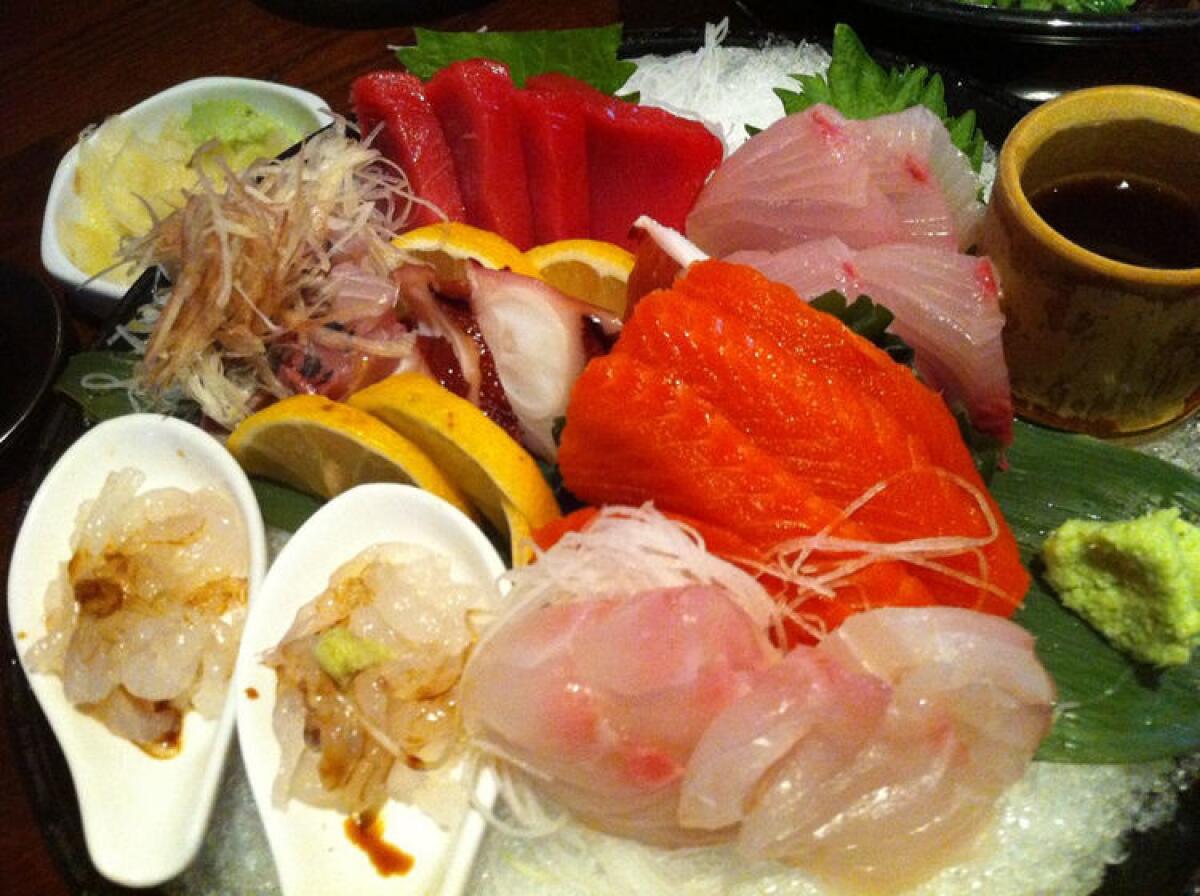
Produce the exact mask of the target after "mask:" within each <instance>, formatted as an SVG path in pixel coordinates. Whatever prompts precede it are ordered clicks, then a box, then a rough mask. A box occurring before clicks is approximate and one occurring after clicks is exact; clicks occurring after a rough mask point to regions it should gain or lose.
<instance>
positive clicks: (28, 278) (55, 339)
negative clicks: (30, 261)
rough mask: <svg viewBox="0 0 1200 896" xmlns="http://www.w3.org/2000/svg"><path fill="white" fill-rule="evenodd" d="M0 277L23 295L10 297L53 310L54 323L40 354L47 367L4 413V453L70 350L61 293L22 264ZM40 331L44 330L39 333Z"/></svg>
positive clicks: (0, 434)
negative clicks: (28, 389)
mask: <svg viewBox="0 0 1200 896" xmlns="http://www.w3.org/2000/svg"><path fill="white" fill-rule="evenodd" d="M0 279H3V280H6V281H9V282H11V283H13V284H14V286H15V287H16V288H15V289H14V290H13V292H14V293H16V292H19V293H20V294H21V297H22V298H17V297H15V296H10V297H5V299H6V301H26V302H28V303H31V304H32V305H34V306H35V310H36V313H37V314H38V315H43V314H45V313H48V314H49V325H50V326H49V328H48V331H47V332H48V334H49V336H50V338H49V339H47V340H44V344H45V346H46V349H47V350H46V351H44V352H39V355H40V357H41V358H42V359H44V360H45V369H44V370H43V373H42V377H41V379H39V380H38V382H37V384H36V386H35V387H34V388H33V389H32V390H30V391H29V392H28V393H27V394H26V395H24V396H22V397H21V399H20V400H19V401H18V402H17V406H16V410H15V412H13V413H11V414H7V413H6V414H4V415H3V416H0V454H2V453H3V452H4V451H5V450H6V449H7V448H8V447H9V446H11V445H12V444H13V443H14V442H15V441H16V440H17V437H18V436H19V435H20V434H21V433H22V430H23V429H24V428H25V426H26V425H27V424H28V423H29V421H30V420H31V419H32V418H33V416H34V415H35V413H36V412H37V410H38V409H39V408H40V406H41V404H42V400H43V399H44V398H45V397H46V394H47V393H48V392H49V391H50V387H51V386H52V385H53V384H54V380H55V377H56V376H57V375H58V367H59V362H60V361H61V360H62V359H63V355H64V353H65V351H66V342H67V322H66V316H65V314H64V313H63V308H62V305H61V304H60V303H59V300H58V297H57V296H56V295H55V293H54V291H53V290H52V289H51V288H50V287H49V286H48V285H46V283H45V282H44V281H43V280H42V279H41V278H40V277H38V276H36V275H34V274H32V273H30V272H29V271H26V270H24V269H21V268H10V267H5V268H3V269H0ZM39 335H41V334H40V333H39ZM39 341H43V340H39Z"/></svg>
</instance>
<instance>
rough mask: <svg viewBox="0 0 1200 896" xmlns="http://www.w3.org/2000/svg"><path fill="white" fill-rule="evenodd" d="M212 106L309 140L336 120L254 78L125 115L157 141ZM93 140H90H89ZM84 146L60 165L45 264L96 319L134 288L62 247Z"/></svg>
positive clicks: (196, 86)
mask: <svg viewBox="0 0 1200 896" xmlns="http://www.w3.org/2000/svg"><path fill="white" fill-rule="evenodd" d="M207 100H240V101H242V102H245V103H248V104H249V105H251V106H253V107H254V108H256V109H258V110H259V111H261V112H264V113H266V114H267V115H270V116H271V117H272V118H275V119H277V120H278V121H280V122H281V123H282V124H284V125H286V126H288V127H290V128H291V129H293V130H295V131H296V132H297V133H299V134H301V135H308V134H311V133H313V132H314V131H317V130H319V129H320V128H323V127H325V125H327V124H329V123H330V122H331V121H332V120H333V116H332V114H331V112H330V109H329V104H328V103H327V102H326V101H325V100H323V99H321V97H319V96H317V95H316V94H313V93H309V92H308V91H306V90H300V89H298V88H295V87H288V86H286V85H283V84H276V83H274V82H272V81H258V80H255V79H252V78H229V77H210V78H197V79H195V80H192V81H184V82H183V83H181V84H176V85H175V86H174V87H170V88H168V89H166V90H164V91H162V92H161V93H156V94H155V95H154V96H152V97H149V98H148V99H145V100H143V101H142V102H140V103H138V104H137V105H136V106H133V107H132V108H130V109H127V110H126V111H124V112H122V113H120V115H121V117H122V118H123V119H126V120H127V121H128V122H129V124H130V125H131V126H132V129H133V131H134V133H136V134H138V135H140V136H142V137H144V138H146V139H152V138H154V137H156V136H157V135H158V133H159V132H160V130H161V129H162V127H163V125H164V124H165V123H166V122H167V121H169V120H171V119H173V118H186V117H187V115H188V113H189V112H190V110H191V108H192V106H193V105H194V104H195V103H198V102H204V101H207ZM85 139H87V138H85ZM78 166H79V144H76V145H75V146H73V147H71V149H70V150H68V152H67V154H66V155H65V156H63V158H62V161H60V162H59V163H58V169H57V170H56V171H55V174H54V180H53V181H52V182H51V185H50V194H49V197H48V198H47V201H46V210H45V213H44V215H43V217H42V264H43V265H44V266H45V268H46V270H47V271H49V272H50V274H51V275H52V276H53V277H54V278H55V279H56V280H58V281H59V282H60V283H62V284H63V286H64V287H66V289H67V290H68V291H69V294H70V295H71V297H72V299H73V300H74V302H75V304H77V305H78V307H79V309H80V310H82V311H83V312H85V313H87V314H90V315H92V316H96V317H102V316H103V315H104V314H105V313H107V312H108V311H109V310H110V309H111V308H112V307H113V305H114V304H115V303H116V302H117V300H118V299H120V298H121V296H122V295H123V294H124V292H125V290H126V289H127V288H128V284H121V283H117V282H113V281H110V280H106V279H103V278H100V277H89V276H88V275H87V274H86V273H84V272H83V271H82V270H80V269H79V268H78V267H77V266H76V265H75V263H74V262H73V261H71V259H70V257H69V256H68V254H67V251H66V249H65V248H64V246H63V244H62V238H61V228H62V224H63V222H64V221H66V220H70V219H71V218H73V217H76V216H78V215H79V213H80V209H81V203H80V200H79V196H78V194H77V192H76V183H77V173H78Z"/></svg>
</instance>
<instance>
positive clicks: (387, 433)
mask: <svg viewBox="0 0 1200 896" xmlns="http://www.w3.org/2000/svg"><path fill="white" fill-rule="evenodd" d="M226 447H227V448H228V449H229V451H230V453H231V454H233V456H234V457H235V458H236V459H237V462H238V463H239V464H241V465H242V468H243V469H244V470H246V472H247V473H249V474H250V475H252V476H262V477H264V478H267V479H273V480H275V481H276V482H282V483H283V484H285V485H289V486H291V487H292V488H295V489H299V490H300V491H303V492H307V493H308V494H311V495H317V496H318V497H322V498H332V497H333V496H334V495H338V494H341V493H342V492H344V491H346V490H348V489H350V488H353V487H354V486H356V485H360V484H362V483H364V482H402V483H411V484H412V485H415V486H418V487H419V488H422V489H425V491H428V492H432V493H433V494H435V495H437V496H438V497H440V498H444V499H445V500H446V501H449V502H450V503H451V504H453V505H454V506H455V507H457V508H458V509H459V510H461V511H463V513H465V514H467V515H468V516H470V517H472V518H473V519H475V518H477V517H476V514H475V512H474V510H473V508H472V506H471V503H470V501H468V500H467V498H466V496H465V495H464V494H463V492H462V491H461V490H460V489H459V488H458V487H457V486H455V485H454V483H453V482H452V481H451V480H450V479H449V478H448V477H447V476H446V475H445V474H444V473H443V472H442V471H441V470H440V469H438V467H437V465H436V464H435V463H434V462H433V461H432V460H431V459H430V458H429V456H428V455H427V454H425V452H424V451H422V450H421V449H420V448H418V447H417V446H416V445H414V444H413V443H412V442H411V441H409V440H408V439H406V438H404V437H403V436H402V435H400V434H399V433H397V432H396V431H395V430H394V429H392V428H391V427H390V426H387V425H385V424H384V423H381V422H380V421H379V420H377V419H375V418H374V417H372V416H371V415H370V414H367V413H365V412H364V411H361V410H358V409H356V408H352V407H350V406H348V405H345V404H340V403H338V402H336V401H331V400H329V399H328V398H321V397H320V396H317V395H294V396H292V397H291V398H285V399H283V400H282V401H278V402H276V403H275V404H273V405H271V406H270V407H267V408H264V409H263V410H261V411H259V412H258V413H256V414H251V415H250V416H249V417H247V418H246V419H245V420H243V421H242V422H241V424H240V425H239V426H238V427H237V429H235V430H234V431H233V433H232V434H231V435H230V436H229V440H228V441H227V442H226Z"/></svg>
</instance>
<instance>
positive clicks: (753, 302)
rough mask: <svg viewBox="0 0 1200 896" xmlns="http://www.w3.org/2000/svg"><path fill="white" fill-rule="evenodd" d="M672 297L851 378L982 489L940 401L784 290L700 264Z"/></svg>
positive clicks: (733, 267) (744, 272) (728, 267)
mask: <svg viewBox="0 0 1200 896" xmlns="http://www.w3.org/2000/svg"><path fill="white" fill-rule="evenodd" d="M671 291H672V292H674V293H676V294H677V295H678V296H679V297H680V300H683V299H688V298H696V299H698V300H701V301H706V302H708V303H709V304H710V306H711V307H713V309H714V310H715V313H718V314H719V315H720V316H721V317H722V318H724V319H727V320H728V319H743V320H752V321H754V323H755V324H756V325H757V326H758V327H760V328H762V329H765V330H767V331H768V332H770V333H771V334H772V335H773V336H774V338H775V339H776V340H777V341H778V343H779V345H780V346H782V347H783V348H785V349H786V350H788V351H790V352H792V353H794V354H795V355H796V357H797V358H799V359H801V360H803V361H806V362H807V363H809V364H812V365H813V366H815V367H817V368H818V369H820V370H830V371H836V372H838V373H839V374H841V375H843V376H846V377H850V378H852V379H853V381H854V382H855V383H856V384H858V386H859V387H860V388H861V389H862V391H863V392H865V393H866V394H867V395H870V396H872V397H873V398H874V399H875V400H876V401H878V402H880V403H881V404H883V405H884V406H885V407H886V408H887V409H888V410H889V411H890V412H891V413H892V415H894V416H895V417H896V419H897V420H899V421H900V423H901V424H902V425H903V426H904V427H905V428H906V429H907V430H908V431H910V432H912V433H915V434H916V435H917V436H918V437H920V438H921V440H922V441H923V442H924V443H925V446H926V448H927V449H928V451H929V456H930V458H931V459H932V461H933V463H935V464H936V465H937V466H939V467H944V468H945V469H947V470H949V471H950V472H952V473H955V474H957V475H959V476H962V477H963V478H964V479H966V480H967V481H969V482H972V483H974V484H978V485H980V486H982V481H981V480H980V478H979V474H978V472H977V471H976V470H975V464H974V463H973V462H972V460H971V455H970V453H969V452H968V451H967V448H966V446H965V445H964V444H963V441H962V436H961V435H960V434H959V431H958V424H956V423H955V422H954V418H953V416H951V415H950V413H949V412H948V410H947V408H946V403H945V402H944V401H943V400H942V398H941V396H940V395H938V394H937V393H936V392H934V391H932V390H931V389H929V388H928V387H927V386H925V385H924V384H922V383H921V381H920V380H918V379H917V377H916V374H914V373H913V371H912V370H910V369H909V368H907V367H904V366H902V365H900V364H897V363H896V362H895V361H893V360H892V359H891V358H890V357H888V355H887V353H886V352H884V351H882V350H880V349H878V348H876V347H875V346H874V345H872V344H871V343H870V342H868V341H867V340H866V339H863V338H862V337H861V336H859V335H858V334H857V333H854V332H853V331H852V330H850V329H849V328H848V327H846V326H845V325H844V324H843V323H842V322H841V321H839V320H838V319H837V318H835V317H834V316H833V315H831V314H826V313H825V312H823V311H818V310H817V309H816V308H813V307H812V306H811V305H809V304H808V302H806V301H804V300H803V299H801V298H800V297H799V296H797V295H796V293H795V291H794V290H792V289H791V288H790V287H788V286H785V285H783V284H781V283H775V282H774V281H772V280H768V279H767V278H766V277H764V276H763V275H762V274H760V273H758V272H757V271H755V270H754V269H753V268H750V267H747V266H745V265H739V264H729V263H728V262H722V261H703V262H699V263H697V264H693V265H692V266H691V267H690V268H689V269H688V272H687V275H686V276H684V277H682V278H680V279H679V280H678V281H676V283H675V286H674V287H673V288H672V290H671ZM848 298H850V299H854V298H856V297H855V296H848Z"/></svg>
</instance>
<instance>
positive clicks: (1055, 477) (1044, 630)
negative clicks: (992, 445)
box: [992, 423, 1200, 763]
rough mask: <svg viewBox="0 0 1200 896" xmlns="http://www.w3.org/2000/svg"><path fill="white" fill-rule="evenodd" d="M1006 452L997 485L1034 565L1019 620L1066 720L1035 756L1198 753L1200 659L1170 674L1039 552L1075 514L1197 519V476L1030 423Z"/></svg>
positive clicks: (1123, 759) (1125, 757)
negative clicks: (1079, 609)
mask: <svg viewBox="0 0 1200 896" xmlns="http://www.w3.org/2000/svg"><path fill="white" fill-rule="evenodd" d="M1007 457H1008V463H1009V469H1008V470H1006V471H1004V472H1002V473H999V474H997V475H996V477H995V478H994V479H993V481H992V492H993V494H994V495H995V496H996V500H997V501H998V502H999V504H1000V507H1001V509H1002V510H1003V511H1004V515H1005V516H1006V517H1007V519H1008V522H1009V524H1010V525H1011V526H1012V529H1013V533H1014V534H1015V535H1016V538H1017V541H1018V543H1019V544H1020V546H1021V555H1022V558H1023V559H1024V560H1025V562H1026V564H1027V565H1028V566H1029V567H1030V569H1031V570H1032V571H1033V573H1034V582H1033V585H1032V587H1031V589H1030V593H1029V596H1028V597H1027V598H1026V600H1025V605H1024V606H1023V607H1022V608H1021V610H1020V611H1018V613H1017V615H1016V617H1015V619H1016V621H1017V622H1019V623H1020V624H1021V625H1023V626H1025V627H1026V628H1027V629H1029V631H1031V632H1033V634H1034V635H1036V636H1037V639H1038V641H1037V652H1038V656H1039V657H1040V658H1041V660H1042V662H1043V663H1044V664H1045V666H1046V668H1047V669H1048V670H1049V672H1050V674H1051V675H1052V676H1053V677H1054V681H1055V684H1056V685H1057V687H1058V698H1059V713H1058V717H1057V719H1056V721H1055V724H1054V729H1053V730H1052V731H1051V732H1050V736H1049V737H1048V738H1047V739H1046V740H1045V742H1044V743H1043V744H1042V746H1041V749H1040V751H1039V753H1038V757H1039V758H1041V759H1046V760H1050V761H1056V762H1089V763H1091V762H1097V763H1100V762H1102V763H1110V762H1111V763H1127V762H1146V761H1150V760H1153V759H1162V758H1167V757H1171V756H1181V755H1184V754H1187V753H1194V752H1196V751H1198V750H1200V656H1193V658H1192V661H1191V662H1190V663H1189V664H1188V665H1185V666H1177V667H1173V668H1171V669H1168V670H1164V671H1159V670H1155V669H1152V668H1150V667H1147V666H1144V665H1142V664H1139V663H1137V662H1135V661H1134V660H1132V659H1130V658H1129V657H1127V656H1125V655H1124V654H1123V653H1121V652H1120V651H1118V650H1117V649H1116V648H1114V647H1113V646H1112V645H1111V644H1109V643H1108V641H1106V640H1105V639H1104V638H1103V637H1102V636H1101V635H1100V634H1098V633H1097V632H1096V631H1095V630H1093V629H1092V628H1091V627H1090V626H1089V625H1087V623H1085V622H1084V621H1083V620H1082V619H1080V618H1079V617H1078V616H1077V615H1075V614H1074V613H1072V612H1071V611H1070V610H1067V609H1066V608H1065V607H1064V606H1063V605H1062V604H1061V603H1059V601H1058V600H1057V598H1055V597H1054V596H1053V591H1052V589H1051V588H1050V586H1049V585H1048V584H1047V583H1046V582H1045V581H1044V580H1043V579H1042V578H1041V575H1040V572H1041V564H1040V561H1039V559H1038V558H1039V557H1040V554H1041V548H1042V542H1043V541H1044V540H1045V538H1046V536H1047V535H1048V534H1049V533H1050V532H1051V531H1052V530H1054V529H1056V528H1057V527H1058V526H1059V525H1061V524H1062V523H1063V522H1065V521H1066V520H1067V519H1070V518H1079V517H1083V518H1090V519H1106V520H1119V519H1132V518H1133V517H1137V516H1141V515H1143V514H1145V513H1148V512H1149V511H1151V510H1158V509H1162V508H1164V507H1171V506H1176V507H1179V509H1180V510H1181V511H1182V513H1183V516H1184V517H1185V518H1186V519H1189V520H1191V521H1193V522H1195V521H1197V520H1200V480H1197V479H1196V477H1194V476H1192V475H1191V474H1189V473H1187V472H1186V471H1184V470H1181V469H1179V468H1178V467H1175V466H1173V465H1171V464H1168V463H1166V462H1164V461H1160V460H1157V459H1155V458H1152V457H1148V456H1146V455H1143V454H1139V453H1137V452H1134V451H1130V450H1127V449H1124V448H1119V447H1117V446H1115V445H1109V444H1106V443H1103V442H1099V441H1096V440H1094V439H1089V438H1086V437H1083V436H1070V435H1064V434H1061V433H1055V432H1051V431H1049V430H1044V429H1040V428H1038V427H1034V426H1030V425H1028V424H1022V423H1018V424H1017V427H1016V438H1015V440H1014V441H1013V444H1012V447H1011V448H1009V450H1008V455H1007Z"/></svg>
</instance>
